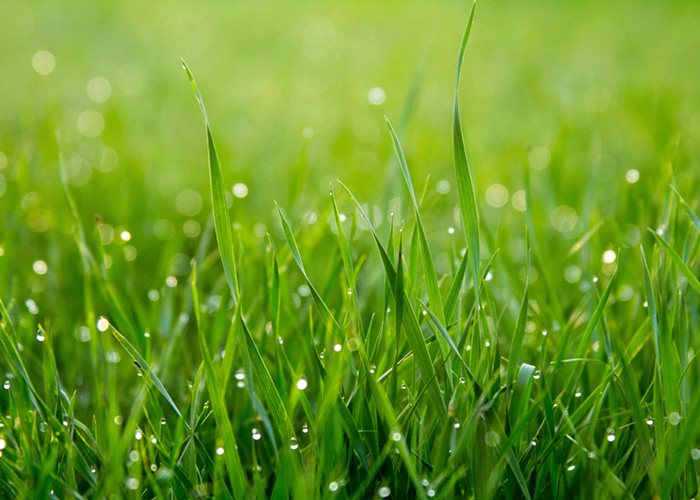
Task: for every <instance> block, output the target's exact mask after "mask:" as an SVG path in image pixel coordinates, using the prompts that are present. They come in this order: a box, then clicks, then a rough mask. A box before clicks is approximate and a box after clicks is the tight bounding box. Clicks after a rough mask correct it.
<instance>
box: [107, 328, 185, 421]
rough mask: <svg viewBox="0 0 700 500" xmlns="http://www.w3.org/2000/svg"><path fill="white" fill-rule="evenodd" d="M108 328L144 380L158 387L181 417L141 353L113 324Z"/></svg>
mask: <svg viewBox="0 0 700 500" xmlns="http://www.w3.org/2000/svg"><path fill="white" fill-rule="evenodd" d="M109 329H110V331H111V332H112V335H114V338H115V339H117V341H118V342H119V344H121V346H122V347H123V348H124V350H125V351H126V352H127V353H128V354H129V356H131V359H133V360H134V363H136V367H137V368H138V369H139V371H140V372H141V373H142V374H143V375H144V376H145V380H148V381H149V382H150V383H152V384H153V385H154V386H155V387H156V389H158V392H160V393H161V394H162V395H163V397H164V398H165V400H166V401H167V402H168V404H170V406H171V407H172V408H173V410H175V413H177V416H178V417H182V414H181V413H180V409H179V408H178V407H177V405H176V404H175V401H173V398H171V397H170V394H169V393H168V391H167V390H166V388H165V386H164V385H163V383H162V382H161V381H160V379H159V378H158V376H157V375H156V374H155V373H154V372H153V370H152V369H151V367H150V366H149V364H148V362H147V361H146V360H145V359H144V358H143V356H141V354H140V353H139V352H138V351H137V350H136V349H135V348H134V346H132V345H131V343H130V342H129V341H128V340H126V338H124V335H122V334H121V333H119V331H118V330H117V329H116V328H114V326H113V325H112V324H111V323H110V324H109Z"/></svg>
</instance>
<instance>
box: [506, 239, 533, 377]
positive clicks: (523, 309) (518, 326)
mask: <svg viewBox="0 0 700 500" xmlns="http://www.w3.org/2000/svg"><path fill="white" fill-rule="evenodd" d="M525 241H526V242H527V262H526V267H525V269H526V273H527V274H526V275H525V276H526V278H525V292H524V293H523V300H522V302H521V303H520V312H519V313H518V319H517V321H516V323H515V332H513V341H512V342H511V347H510V354H509V355H508V368H507V369H506V384H508V385H509V386H510V384H512V383H513V379H514V377H515V371H516V370H517V368H518V365H519V364H520V350H521V348H522V344H523V338H524V337H525V323H526V322H527V311H528V307H529V302H528V292H529V289H530V240H529V236H528V233H527V228H525Z"/></svg>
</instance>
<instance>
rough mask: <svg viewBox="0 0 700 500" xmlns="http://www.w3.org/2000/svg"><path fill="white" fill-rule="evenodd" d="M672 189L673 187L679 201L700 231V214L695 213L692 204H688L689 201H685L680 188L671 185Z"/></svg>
mask: <svg viewBox="0 0 700 500" xmlns="http://www.w3.org/2000/svg"><path fill="white" fill-rule="evenodd" d="M671 189H673V192H674V193H676V196H678V201H679V203H680V204H681V206H682V207H683V209H684V210H685V212H686V213H687V214H688V216H689V217H690V219H691V220H692V221H693V224H695V227H696V228H698V231H700V219H698V216H697V215H695V212H694V211H693V209H692V208H690V205H688V202H687V201H685V199H684V198H683V197H682V196H681V194H680V193H679V192H678V190H677V189H676V188H675V187H673V186H671Z"/></svg>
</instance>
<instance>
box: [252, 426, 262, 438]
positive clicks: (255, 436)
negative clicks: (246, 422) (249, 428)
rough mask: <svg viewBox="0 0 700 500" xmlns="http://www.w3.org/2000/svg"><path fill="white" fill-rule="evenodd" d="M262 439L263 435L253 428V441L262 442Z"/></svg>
mask: <svg viewBox="0 0 700 500" xmlns="http://www.w3.org/2000/svg"><path fill="white" fill-rule="evenodd" d="M260 438H262V434H260V431H259V430H258V429H255V428H253V439H254V440H255V441H260Z"/></svg>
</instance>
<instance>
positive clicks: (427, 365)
mask: <svg viewBox="0 0 700 500" xmlns="http://www.w3.org/2000/svg"><path fill="white" fill-rule="evenodd" d="M338 182H339V184H340V185H341V186H342V188H343V189H344V190H345V192H346V194H347V195H348V197H349V198H350V200H351V201H352V203H353V205H355V208H356V209H357V211H358V212H359V213H360V215H362V218H363V219H364V220H365V222H366V223H367V226H368V227H369V229H370V232H371V233H372V237H373V238H374V243H375V245H376V247H377V250H378V251H379V254H380V257H381V259H382V265H383V266H384V271H385V273H386V277H387V279H388V280H389V285H390V287H391V288H392V292H393V293H394V295H395V294H396V293H397V292H396V270H395V269H394V265H393V264H392V263H391V260H390V259H389V256H388V255H387V253H386V250H385V249H384V246H383V245H382V242H381V241H380V239H379V236H377V233H376V231H375V230H374V226H373V225H372V223H371V222H370V220H369V217H367V215H366V214H365V212H364V210H362V207H361V206H360V204H359V203H358V201H357V199H356V198H355V196H354V195H353V194H352V192H351V191H350V190H349V189H348V188H347V186H345V184H343V183H342V182H340V181H338ZM403 318H404V321H403V326H404V330H405V332H406V337H407V339H408V343H409V345H410V346H411V350H412V351H413V355H414V357H415V358H416V363H417V365H418V369H419V370H420V372H421V375H422V376H423V379H424V380H425V382H426V383H427V384H430V385H429V386H428V393H429V396H430V399H431V401H432V403H433V405H434V409H435V410H436V411H437V412H438V414H439V415H440V416H441V418H443V419H444V418H445V417H446V415H447V409H446V406H445V400H444V399H443V396H442V392H441V390H440V386H439V383H438V381H437V380H433V379H434V377H435V367H434V366H433V363H432V361H431V359H430V355H429V354H428V348H427V347H426V345H425V339H424V338H423V333H422V332H421V330H420V325H419V324H418V320H417V319H416V313H415V311H414V310H413V307H412V306H411V304H410V301H409V300H408V297H406V296H404V314H403ZM430 381H432V382H430Z"/></svg>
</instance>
